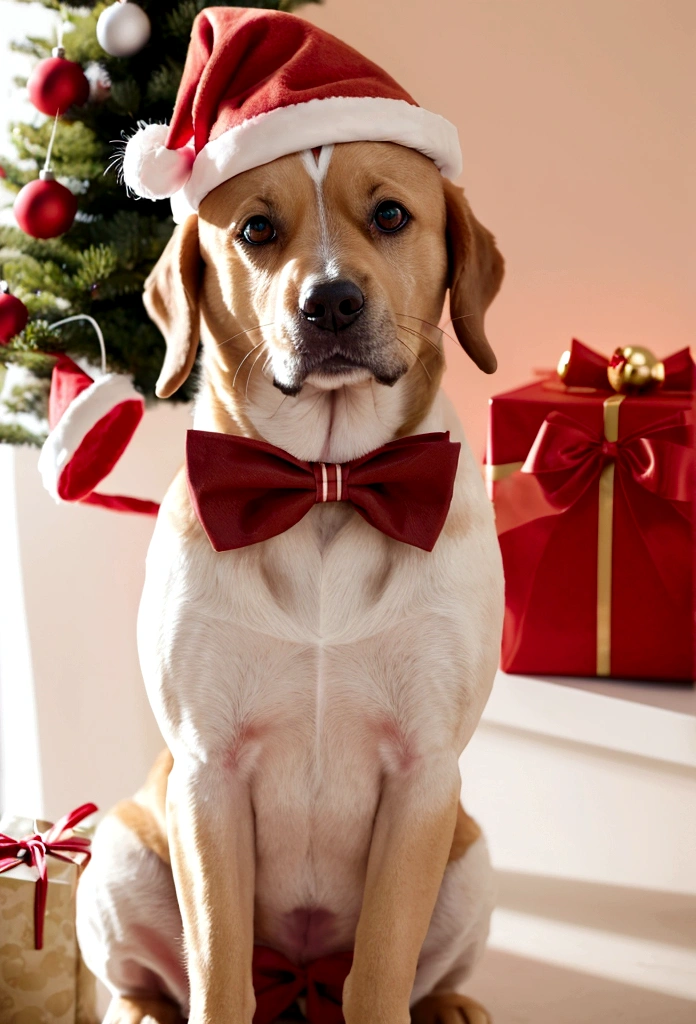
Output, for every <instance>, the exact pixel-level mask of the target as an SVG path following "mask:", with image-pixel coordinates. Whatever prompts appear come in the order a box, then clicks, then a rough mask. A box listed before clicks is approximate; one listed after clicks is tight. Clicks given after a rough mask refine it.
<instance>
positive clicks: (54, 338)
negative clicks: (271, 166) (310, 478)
mask: <svg viewBox="0 0 696 1024" xmlns="http://www.w3.org/2000/svg"><path fill="white" fill-rule="evenodd" d="M16 2H17V3H26V2H33V0H16ZM138 2H139V3H140V5H141V6H142V7H143V9H144V10H145V11H146V12H147V13H148V15H149V17H150V21H151V24H152V37H151V40H150V42H149V43H148V44H147V46H145V47H144V49H143V50H142V51H141V52H140V53H137V54H134V55H133V56H132V57H130V58H115V57H110V56H109V55H108V54H106V53H105V52H104V51H103V50H102V49H101V47H100V46H99V44H98V42H97V38H96V23H97V19H98V17H99V14H100V13H101V11H102V10H104V8H105V7H106V6H107V3H106V2H104V0H98V2H95V0H85V2H84V3H80V4H79V6H78V4H76V3H75V4H67V5H65V4H63V3H61V2H60V0H41V3H42V4H43V6H44V7H46V8H48V9H49V10H53V11H60V12H61V13H62V16H63V18H64V20H65V21H67V22H68V23H69V24H70V30H68V31H66V32H65V33H64V37H63V45H64V47H65V51H66V57H67V58H68V59H69V60H75V61H77V62H78V63H80V64H81V65H82V67H83V68H85V69H87V68H90V76H92V74H93V73H95V72H98V73H99V74H100V75H101V77H102V79H103V80H104V81H105V82H106V83H110V88H109V89H107V91H106V93H105V94H104V93H102V95H101V98H99V99H96V98H95V99H92V100H90V101H89V102H88V103H87V104H86V105H85V106H84V107H80V108H73V109H71V110H69V111H67V113H66V114H65V115H64V116H63V117H62V118H61V119H60V121H59V124H58V130H57V133H56V139H55V144H54V148H53V161H52V165H53V170H54V173H55V174H56V176H57V178H58V179H59V180H60V181H61V182H62V183H63V184H65V185H67V186H68V187H69V188H70V189H71V190H72V191H73V192H74V193H75V194H76V195H77V196H78V197H79V212H78V217H77V219H76V220H75V223H74V224H73V226H72V228H71V229H70V230H69V231H68V232H67V233H66V234H65V235H63V237H62V238H58V239H48V240H46V241H41V240H37V239H33V238H30V237H29V236H27V235H25V234H23V232H21V231H20V230H19V229H17V228H16V227H12V226H6V225H0V278H4V279H5V280H7V281H8V283H9V285H10V289H11V291H12V292H13V293H14V294H16V295H17V297H18V298H20V299H21V300H22V301H23V302H24V303H26V305H27V307H28V309H29V313H30V317H31V319H30V322H29V324H28V325H27V327H26V329H25V330H24V331H23V332H22V333H21V334H20V335H18V336H17V337H16V338H14V339H12V340H11V342H10V344H9V345H6V346H2V347H0V363H3V362H4V363H5V364H8V365H9V364H16V365H19V366H22V367H23V368H24V369H25V370H27V371H29V376H28V382H27V384H26V386H25V388H24V393H22V389H21V388H20V387H19V385H18V389H13V393H12V395H11V396H9V398H7V397H6V399H5V401H4V403H3V404H4V408H0V419H2V420H4V419H6V417H7V416H8V415H10V416H11V415H19V414H21V413H25V414H26V413H27V412H31V413H34V414H35V415H36V416H37V419H38V420H39V421H40V420H41V419H42V418H45V416H46V394H47V389H46V381H47V379H48V378H49V377H50V374H51V370H52V367H53V365H54V362H55V360H54V359H53V358H51V357H50V356H47V355H46V354H45V353H46V352H53V353H55V352H63V351H64V352H67V353H68V354H69V355H70V356H72V357H73V358H80V357H84V358H86V359H88V360H90V361H92V362H94V363H97V364H98V362H99V359H100V352H99V347H98V343H97V339H96V337H95V334H94V331H93V330H92V328H91V327H90V326H89V325H88V324H86V323H84V322H83V323H79V322H78V323H72V324H66V325H65V326H63V327H60V328H58V329H56V330H55V331H52V330H51V324H52V323H55V322H56V321H57V320H61V319H63V318H65V317H68V316H73V315H76V314H78V313H87V314H89V315H90V316H93V317H94V318H95V319H96V320H97V321H98V322H99V324H100V325H101V328H102V330H103V332H104V337H105V340H106V346H107V353H108V363H109V368H110V369H112V370H114V371H116V372H123V373H128V374H130V375H131V376H132V377H133V380H134V382H135V385H136V387H138V388H139V389H140V390H141V391H142V392H143V393H144V394H145V395H146V396H151V395H153V394H154V385H155V382H156V380H157V377H158V374H159V370H160V366H161V363H162V358H163V354H164V342H163V339H162V337H161V335H160V334H159V331H158V330H157V328H156V327H154V325H153V324H152V323H151V321H150V320H149V318H148V317H147V314H146V312H145V309H144V307H143V303H142V289H143V284H144V282H145V279H146V278H147V276H148V274H149V273H150V271H151V269H152V267H153V266H154V264H155V262H156V261H157V259H158V258H159V256H160V254H161V253H162V250H163V249H164V247H165V245H166V244H167V241H168V240H169V237H170V235H171V232H172V230H173V227H174V224H173V221H172V218H171V209H170V205H169V202H155V203H152V202H145V201H143V202H138V203H136V202H134V201H133V200H132V199H130V198H129V197H128V195H127V194H126V190H125V188H124V187H123V185H122V184H120V182H119V180H118V173H117V170H116V169H115V168H114V167H111V166H110V164H111V161H112V158H113V156H114V153H115V150H116V147H117V145H118V143H119V142H120V141H121V140H123V139H124V137H128V136H129V135H130V134H131V133H132V131H133V129H134V128H135V126H136V123H137V122H138V121H139V120H142V121H146V122H165V121H169V120H170V118H171V115H172V108H173V105H174V101H175V98H176V93H177V89H178V86H179V81H180V79H181V74H182V72H183V67H184V62H185V59H186V51H187V47H188V40H189V36H190V32H191V26H192V24H193V20H194V18H195V17H196V15H197V14H198V13H199V12H200V11H201V10H203V9H204V8H205V7H208V6H212V5H213V4H215V5H217V6H221V5H222V6H230V7H237V6H238V7H257V8H266V9H278V10H284V11H292V10H294V9H296V8H298V7H300V6H301V5H302V3H304V2H306V3H316V2H321V0H227V3H225V0H179V2H178V3H177V2H176V0H174V3H171V2H164V0H138ZM55 45H56V34H55V32H54V33H52V34H51V35H50V37H47V38H43V37H39V36H32V37H30V38H28V39H17V40H15V41H14V44H13V48H14V49H15V50H17V51H18V52H20V53H25V54H28V55H29V56H31V57H32V58H35V59H42V58H44V57H47V56H49V55H50V52H51V50H52V49H53V47H54V46H55ZM95 66H96V67H95ZM22 84H24V83H23V82H22ZM51 129H52V121H51V119H49V118H45V119H44V118H42V117H40V116H39V115H37V116H36V117H35V118H32V120H31V122H30V123H18V124H14V125H12V126H11V134H10V139H11V141H12V143H13V145H14V148H15V152H16V159H15V160H14V161H11V160H4V159H2V160H0V162H1V163H2V165H3V170H4V171H5V178H4V180H3V183H2V184H3V186H4V187H3V190H2V192H0V206H3V205H4V206H8V205H10V204H11V203H12V201H13V198H14V193H16V192H17V191H19V189H20V188H22V186H23V185H25V184H26V183H27V182H28V181H33V180H34V179H35V178H36V177H37V175H38V172H39V170H41V168H42V167H43V164H44V161H45V158H46V150H47V147H48V143H49V139H50V134H51ZM32 377H33V378H34V379H32ZM15 391H16V392H17V393H15ZM190 394H191V386H190V385H189V386H188V387H187V386H184V387H183V388H182V389H181V390H180V391H179V393H178V394H177V395H176V396H175V397H176V398H177V399H181V400H185V399H188V398H189V397H190ZM41 441H42V438H41V436H40V431H39V430H38V429H37V432H36V433H35V434H32V432H31V431H30V430H26V429H24V428H23V427H21V426H19V425H15V424H13V423H6V422H1V423H0V442H5V443H10V444H38V443H41Z"/></svg>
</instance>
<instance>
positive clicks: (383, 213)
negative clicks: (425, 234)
mask: <svg viewBox="0 0 696 1024" xmlns="http://www.w3.org/2000/svg"><path fill="white" fill-rule="evenodd" d="M409 219H410V214H409V212H408V210H407V209H406V207H405V206H402V205H401V203H397V202H395V201H394V200H393V199H385V200H384V202H382V203H380V204H379V206H378V207H377V209H376V210H375V213H374V216H373V218H372V220H373V222H374V224H375V226H376V227H377V228H379V230H380V231H385V232H386V233H387V234H393V233H394V231H398V230H399V229H400V228H402V227H403V226H404V224H407V223H408V221H409Z"/></svg>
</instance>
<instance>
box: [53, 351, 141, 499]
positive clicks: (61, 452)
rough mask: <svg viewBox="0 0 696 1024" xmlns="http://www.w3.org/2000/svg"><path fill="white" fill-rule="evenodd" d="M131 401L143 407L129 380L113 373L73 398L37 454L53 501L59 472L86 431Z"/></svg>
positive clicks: (79, 443)
mask: <svg viewBox="0 0 696 1024" xmlns="http://www.w3.org/2000/svg"><path fill="white" fill-rule="evenodd" d="M92 372H94V371H92ZM133 401H137V402H140V403H141V404H142V405H143V406H144V399H143V396H142V395H141V394H140V393H139V392H138V391H136V390H135V388H134V387H133V385H132V383H131V381H130V379H129V378H128V377H125V376H123V375H122V374H117V373H107V374H105V375H104V376H100V377H99V378H98V379H97V380H95V381H94V383H93V384H90V385H89V387H87V388H85V389H84V391H81V392H80V394H79V395H78V396H77V398H75V399H73V401H72V402H71V403H70V405H69V406H68V408H67V409H66V410H65V412H64V413H63V415H62V416H61V418H60V419H59V420H58V422H57V423H56V425H55V427H54V428H53V430H52V431H51V433H50V434H49V435H48V437H47V439H46V441H45V442H44V445H43V448H42V449H41V454H40V456H39V467H38V468H39V473H40V474H41V478H42V480H43V485H44V487H45V488H46V490H47V491H48V493H49V494H50V495H51V497H52V498H53V499H54V500H55V501H57V502H62V500H63V499H62V498H61V497H60V494H59V485H60V478H61V474H62V472H63V470H64V469H65V467H66V466H67V465H68V463H69V462H70V460H71V459H72V457H73V456H74V455H75V453H76V452H77V450H78V449H79V447H80V445H81V444H82V442H83V441H84V439H85V437H86V436H87V434H89V432H90V431H91V430H92V428H93V427H96V425H97V423H99V421H100V420H101V419H103V418H104V417H105V416H106V415H108V413H110V412H111V411H112V410H113V409H115V408H116V407H117V406H119V405H121V404H122V403H123V402H133Z"/></svg>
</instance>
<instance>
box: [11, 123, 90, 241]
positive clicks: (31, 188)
mask: <svg viewBox="0 0 696 1024" xmlns="http://www.w3.org/2000/svg"><path fill="white" fill-rule="evenodd" d="M57 127H58V114H56V116H55V119H54V122H53V131H52V133H51V140H50V142H49V144H48V150H47V152H46V161H45V163H44V168H43V170H42V171H41V172H40V174H39V177H38V179H37V180H36V181H30V182H29V183H28V184H26V185H25V186H24V188H23V189H21V190H20V192H19V194H18V195H17V198H16V199H15V203H14V215H15V220H16V221H17V224H18V225H19V227H20V228H21V229H22V231H24V232H25V234H27V235H31V236H32V238H57V237H58V236H59V235H63V234H65V232H66V231H67V230H68V229H69V228H70V227H71V226H72V223H73V221H74V220H75V214H76V213H77V196H75V195H74V194H73V193H72V192H71V191H70V189H69V188H66V187H65V185H61V183H60V182H59V181H56V178H55V175H54V173H53V171H52V170H51V155H52V153H53V144H54V142H55V138H56V129H57Z"/></svg>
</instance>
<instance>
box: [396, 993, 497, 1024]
mask: <svg viewBox="0 0 696 1024" xmlns="http://www.w3.org/2000/svg"><path fill="white" fill-rule="evenodd" d="M411 1024H492V1018H491V1017H490V1016H489V1014H488V1012H487V1011H486V1010H484V1008H483V1007H482V1006H481V1004H480V1003H477V1002H475V1001H474V1000H473V999H469V997H468V996H460V995H458V994H457V993H456V992H442V993H440V994H439V995H433V996H426V998H425V999H421V1001H420V1002H419V1003H418V1004H417V1005H416V1006H414V1007H413V1009H412V1010H411Z"/></svg>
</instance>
